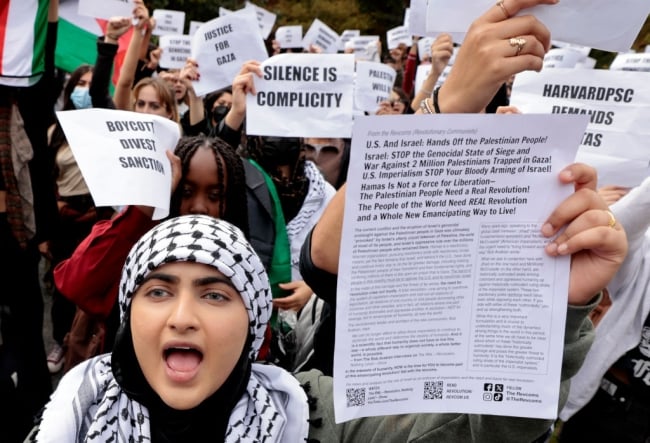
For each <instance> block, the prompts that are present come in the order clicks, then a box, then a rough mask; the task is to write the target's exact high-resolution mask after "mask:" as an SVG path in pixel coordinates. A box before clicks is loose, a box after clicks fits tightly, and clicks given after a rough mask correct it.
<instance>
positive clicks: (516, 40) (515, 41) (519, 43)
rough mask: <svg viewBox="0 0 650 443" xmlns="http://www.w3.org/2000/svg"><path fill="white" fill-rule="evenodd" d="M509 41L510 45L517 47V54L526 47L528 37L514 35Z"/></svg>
mask: <svg viewBox="0 0 650 443" xmlns="http://www.w3.org/2000/svg"><path fill="white" fill-rule="evenodd" d="M508 43H510V46H512V47H513V48H514V47H516V48H517V53H516V54H515V55H519V53H521V50H522V49H524V45H525V44H526V39H525V38H521V37H512V38H511V39H510V40H508Z"/></svg>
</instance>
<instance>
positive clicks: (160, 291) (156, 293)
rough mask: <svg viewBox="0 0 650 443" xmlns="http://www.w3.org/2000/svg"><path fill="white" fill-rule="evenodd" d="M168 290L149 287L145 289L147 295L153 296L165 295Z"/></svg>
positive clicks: (167, 293)
mask: <svg viewBox="0 0 650 443" xmlns="http://www.w3.org/2000/svg"><path fill="white" fill-rule="evenodd" d="M167 295H169V292H168V291H166V290H165V289H162V288H151V289H149V290H148V291H147V296H149V297H153V298H160V297H166V296H167Z"/></svg>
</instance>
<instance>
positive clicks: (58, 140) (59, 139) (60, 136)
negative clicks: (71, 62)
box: [50, 65, 93, 175]
mask: <svg viewBox="0 0 650 443" xmlns="http://www.w3.org/2000/svg"><path fill="white" fill-rule="evenodd" d="M92 71H93V67H92V66H90V65H81V66H79V67H78V68H77V69H75V70H74V71H72V74H70V78H69V79H68V81H67V82H66V84H65V87H64V88H63V107H62V108H61V109H62V110H63V111H69V110H71V109H77V108H75V106H74V103H72V100H71V99H70V96H71V95H72V91H74V88H76V87H77V84H78V83H79V80H80V79H81V77H83V76H84V75H85V74H87V73H88V72H92ZM65 143H67V140H66V138H65V134H64V133H63V129H62V128H61V125H60V124H59V121H58V120H57V121H56V123H55V126H54V129H53V130H52V136H51V137H50V148H52V149H54V152H55V155H56V151H58V149H59V148H60V147H61V146H62V145H63V144H65ZM55 173H56V174H57V175H58V171H55Z"/></svg>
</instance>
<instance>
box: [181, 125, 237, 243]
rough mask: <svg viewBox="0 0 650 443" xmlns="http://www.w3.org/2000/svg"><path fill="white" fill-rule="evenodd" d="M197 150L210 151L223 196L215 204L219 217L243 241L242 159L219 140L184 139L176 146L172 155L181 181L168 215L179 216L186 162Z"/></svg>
mask: <svg viewBox="0 0 650 443" xmlns="http://www.w3.org/2000/svg"><path fill="white" fill-rule="evenodd" d="M199 148H202V149H210V150H212V152H213V153H214V158H215V160H216V162H217V180H218V181H219V188H220V190H221V191H223V192H222V193H221V195H224V196H225V198H224V199H223V200H222V201H221V202H220V203H219V211H220V213H221V214H222V217H221V218H222V219H223V220H226V221H227V222H230V223H232V224H234V225H235V226H237V227H238V228H239V229H241V231H242V232H243V233H244V235H245V236H246V238H249V229H248V205H247V199H246V178H245V175H244V166H243V165H242V159H241V157H239V155H237V154H236V153H235V151H234V150H233V149H232V148H231V147H230V145H229V144H228V143H226V142H224V141H223V140H221V139H220V138H216V137H207V136H205V135H203V134H201V135H197V136H192V137H189V136H185V137H182V138H181V139H180V141H179V142H178V144H177V145H176V149H175V151H174V153H175V154H176V155H177V156H178V157H179V158H180V159H181V174H182V175H181V177H182V178H181V181H180V183H179V184H178V186H177V187H176V190H175V191H174V194H173V195H172V201H171V208H170V214H171V215H172V216H177V215H180V214H179V211H180V204H181V199H182V193H183V182H184V180H185V177H186V176H187V174H188V172H189V169H190V161H191V160H192V157H194V154H195V153H196V151H197V150H198V149H199ZM224 178H225V180H226V181H225V182H224Z"/></svg>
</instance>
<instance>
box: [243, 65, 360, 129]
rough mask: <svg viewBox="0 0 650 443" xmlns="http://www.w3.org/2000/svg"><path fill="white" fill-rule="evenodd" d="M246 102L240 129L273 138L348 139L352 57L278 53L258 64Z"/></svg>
mask: <svg viewBox="0 0 650 443" xmlns="http://www.w3.org/2000/svg"><path fill="white" fill-rule="evenodd" d="M262 74H263V76H262V78H259V77H254V81H255V89H256V91H257V94H255V95H252V94H248V95H247V97H246V121H247V123H246V130H247V132H248V133H249V134H252V135H270V136H277V137H324V138H329V137H335V138H339V137H350V136H351V135H352V105H353V102H354V56H353V55H352V54H280V55H276V56H274V57H271V58H270V59H268V60H266V61H265V62H264V63H262Z"/></svg>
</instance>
